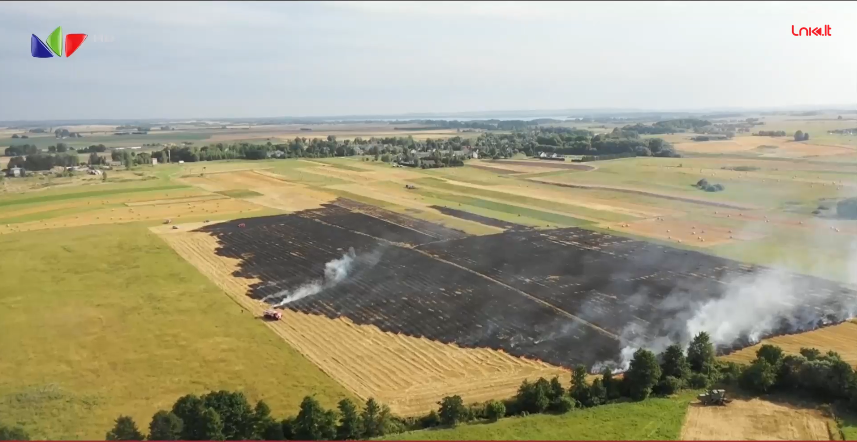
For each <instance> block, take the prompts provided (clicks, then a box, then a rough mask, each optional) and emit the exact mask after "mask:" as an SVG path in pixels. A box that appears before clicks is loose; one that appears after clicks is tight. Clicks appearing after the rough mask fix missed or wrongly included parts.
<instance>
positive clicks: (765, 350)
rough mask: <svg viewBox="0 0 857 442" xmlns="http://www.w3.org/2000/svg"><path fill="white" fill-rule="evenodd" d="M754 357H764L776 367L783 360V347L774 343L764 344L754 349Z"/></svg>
mask: <svg viewBox="0 0 857 442" xmlns="http://www.w3.org/2000/svg"><path fill="white" fill-rule="evenodd" d="M756 358H757V359H764V360H765V361H766V362H767V363H769V364H771V365H773V366H774V367H776V366H777V365H779V364H780V362H782V360H783V349H781V348H780V347H777V346H776V345H771V344H765V345H762V346H761V347H759V349H758V350H756Z"/></svg>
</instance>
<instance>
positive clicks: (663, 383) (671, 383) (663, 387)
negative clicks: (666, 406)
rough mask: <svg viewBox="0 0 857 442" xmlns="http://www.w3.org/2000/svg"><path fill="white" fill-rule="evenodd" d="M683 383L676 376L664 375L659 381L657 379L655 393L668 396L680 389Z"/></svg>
mask: <svg viewBox="0 0 857 442" xmlns="http://www.w3.org/2000/svg"><path fill="white" fill-rule="evenodd" d="M683 385H684V384H683V382H682V380H681V379H679V378H677V377H674V376H664V377H663V378H661V380H660V381H658V384H657V385H655V388H654V391H655V392H656V393H657V394H660V395H664V396H668V395H671V394H675V393H676V392H678V391H679V390H681V387H682V386H683Z"/></svg>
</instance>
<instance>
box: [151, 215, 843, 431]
mask: <svg viewBox="0 0 857 442" xmlns="http://www.w3.org/2000/svg"><path fill="white" fill-rule="evenodd" d="M239 224H243V227H240V226H239ZM187 228H188V229H190V228H193V230H192V231H184V232H175V231H169V230H166V231H165V232H161V233H162V234H163V236H164V238H165V239H167V240H168V242H169V243H170V244H171V245H172V246H173V247H174V248H175V249H176V250H177V251H179V253H180V254H181V255H182V256H184V257H185V258H186V259H188V260H189V261H190V262H192V263H194V264H195V265H196V266H197V267H198V268H199V269H200V270H201V271H203V273H205V274H206V275H208V276H209V277H210V278H212V280H214V281H216V282H218V284H219V285H221V287H223V288H224V290H226V291H227V292H228V293H230V295H231V296H233V297H234V298H235V299H236V300H237V301H238V302H239V303H241V304H242V305H245V306H247V308H248V309H251V311H253V309H255V310H259V312H261V310H262V309H263V308H264V306H265V305H268V304H275V305H279V306H281V307H282V308H283V309H285V310H284V311H285V316H284V318H285V319H284V320H283V321H281V322H282V323H280V322H277V323H273V324H271V325H270V326H271V327H273V328H274V329H275V330H277V333H278V334H280V335H281V336H283V337H284V339H286V340H287V341H288V342H289V343H291V344H292V345H293V346H294V347H295V348H298V349H299V350H300V351H301V353H302V354H304V355H305V356H307V357H308V358H309V359H310V360H312V361H313V362H315V363H316V364H317V365H318V366H319V367H321V368H322V370H324V371H325V372H327V373H328V374H330V375H331V376H332V377H334V378H335V379H337V380H338V381H339V382H341V383H343V385H345V386H346V387H348V388H349V389H350V390H351V391H353V392H354V393H355V394H357V395H358V396H360V397H369V396H374V397H376V398H379V399H383V400H386V401H388V403H390V404H391V406H393V407H394V409H395V410H396V411H398V412H401V413H404V414H409V413H414V414H416V413H420V412H424V411H426V410H428V409H430V408H431V407H432V406H433V405H434V402H436V401H437V400H438V399H439V398H440V397H442V394H441V393H442V392H443V393H446V394H449V393H453V394H455V393H461V392H466V395H465V396H466V398H467V399H468V400H470V399H472V398H476V397H479V398H490V397H503V396H502V395H501V393H500V392H502V394H505V395H508V394H511V393H513V392H514V389H515V388H516V385H514V384H515V383H516V382H520V380H522V379H523V378H525V377H527V376H530V377H532V376H534V375H535V374H536V373H542V374H545V373H562V374H563V375H567V372H564V371H563V370H562V368H561V367H566V368H567V367H571V366H573V365H576V364H584V365H588V366H591V365H593V364H595V363H598V362H603V361H610V360H617V359H618V356H619V354H620V349H621V347H622V345H623V343H624V342H626V341H627V340H634V339H652V338H657V337H663V338H670V339H682V338H687V337H686V336H682V335H680V333H681V332H684V331H685V330H686V328H685V327H684V325H685V322H686V321H687V320H688V319H690V315H691V314H693V312H694V311H695V310H694V308H693V307H696V306H699V305H701V304H703V303H706V302H709V301H712V300H717V299H719V298H721V297H723V296H725V295H726V294H725V291H726V289H725V288H724V284H723V283H722V282H720V281H724V280H729V278H733V277H736V276H738V275H747V274H753V273H754V272H757V271H758V270H759V269H758V268H755V267H752V266H745V265H741V264H739V263H737V262H734V261H729V260H725V259H722V258H718V257H714V256H709V255H704V254H701V253H698V252H693V251H686V250H678V249H672V248H669V247H664V246H660V245H656V244H652V243H648V242H643V241H636V240H630V239H627V238H621V237H616V236H612V235H607V234H603V233H597V232H592V231H588V230H583V229H578V228H565V229H553V230H530V229H510V230H508V231H506V232H504V233H499V234H494V235H485V236H467V235H465V234H463V232H459V231H456V230H450V229H445V228H443V227H440V226H434V227H432V224H431V223H428V222H425V221H421V220H415V219H409V217H407V216H406V215H403V214H399V213H392V212H389V211H386V210H384V209H380V208H374V207H371V206H367V205H365V204H361V203H356V202H353V201H348V200H338V201H336V202H335V203H334V204H329V205H324V206H323V207H322V208H321V209H312V210H305V211H300V212H296V213H293V214H288V215H277V216H269V217H261V218H249V219H242V220H234V221H231V222H228V223H221V224H210V225H200V226H198V227H192V226H187ZM351 249H353V254H352V253H351V252H349V250H351ZM346 262H347V264H343V263H346ZM331 266H334V267H335V270H333V269H334V267H331ZM341 266H344V267H341ZM331 271H334V273H330V272H331ZM338 272H341V273H338ZM337 274H339V275H340V276H335V275H337ZM322 275H325V276H322ZM331 275H333V276H331ZM788 278H792V279H793V283H794V285H797V286H808V287H811V290H807V291H806V293H805V294H804V295H803V296H804V298H803V302H804V303H805V305H804V306H803V307H802V308H803V310H802V311H801V312H798V316H800V317H802V318H821V319H820V320H816V319H813V320H805V321H803V322H800V321H798V322H797V323H796V322H794V321H792V322H789V321H786V320H785V318H781V319H782V322H781V323H778V324H775V326H774V331H773V333H774V334H778V333H783V332H793V331H801V330H810V329H814V328H817V327H819V326H821V325H825V324H828V323H832V322H837V321H839V320H841V319H842V318H841V317H840V316H841V311H842V309H843V305H846V304H849V303H853V302H855V297H854V293H853V292H850V291H847V290H845V289H844V288H842V287H840V286H838V285H836V284H834V283H830V282H827V281H823V280H818V279H813V278H809V277H803V276H798V275H790V276H788ZM330 281H334V282H332V283H331V282H330ZM284 300H285V301H286V303H284V304H281V302H282V301H284ZM260 301H261V302H260ZM316 330H317V331H319V332H315V331H316ZM320 330H329V331H327V332H324V333H325V334H324V337H322V335H320V333H321V332H320ZM334 336H335V337H334ZM748 342H749V337H747V336H743V337H739V339H738V340H737V341H736V343H735V347H734V348H740V347H743V346H746V345H747V344H748ZM438 346H439V347H438ZM418 348H419V349H425V350H419V351H415V350H414V349H418ZM731 349H733V347H723V348H721V349H720V350H721V351H728V350H731ZM391 351H392V352H394V353H393V354H395V356H392V354H391V356H390V357H380V356H375V355H380V354H389V352H391ZM423 351H425V352H429V353H432V354H435V353H437V354H436V355H435V356H431V357H430V358H429V357H428V356H426V355H424V354H422V352H423ZM474 352H484V353H474ZM346 353H347V354H351V355H353V358H349V357H346V356H344V355H345V354H346ZM476 354H482V355H483V356H479V357H478V358H484V359H483V361H484V362H483V363H484V364H487V365H486V366H490V367H494V368H492V369H490V370H489V371H488V372H484V371H483V372H481V373H482V377H481V378H479V379H481V380H480V381H479V382H476V381H474V380H473V379H469V378H468V377H467V376H468V375H467V373H468V372H469V369H464V368H461V367H469V366H470V364H472V361H473V359H472V358H474V357H477V356H475V355H476ZM426 358H429V359H426ZM369 360H372V361H373V362H372V363H371V367H372V368H371V369H370V368H367V367H366V364H367V363H368V362H367V361H369ZM420 360H421V361H427V360H430V361H432V362H431V364H430V367H429V368H425V369H427V370H430V372H427V373H426V372H423V371H421V370H424V368H421V366H422V365H424V364H425V362H418V361H420ZM456 361H458V362H456ZM461 361H467V362H461ZM491 361H494V362H491ZM389 364H393V365H389ZM460 364H463V365H460ZM455 367H459V368H458V369H456V368H455ZM420 373H423V374H422V375H421V374H420ZM423 375H425V376H428V377H427V378H426V379H422V380H420V377H421V376H423ZM468 383H471V384H472V388H465V385H469V384H468ZM488 385H499V386H500V387H498V388H491V387H488Z"/></svg>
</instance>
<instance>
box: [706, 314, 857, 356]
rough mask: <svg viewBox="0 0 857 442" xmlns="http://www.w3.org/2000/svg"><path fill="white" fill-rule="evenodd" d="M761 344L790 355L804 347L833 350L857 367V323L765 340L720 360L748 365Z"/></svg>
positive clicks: (845, 323) (824, 350)
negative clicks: (777, 347) (769, 345)
mask: <svg viewBox="0 0 857 442" xmlns="http://www.w3.org/2000/svg"><path fill="white" fill-rule="evenodd" d="M763 344H773V345H776V346H779V347H780V348H782V349H783V351H785V352H787V353H792V354H798V353H799V352H800V349H801V348H804V347H805V348H817V349H819V350H821V351H822V352H827V351H829V350H833V351H835V352H837V353H839V355H840V356H842V359H843V360H845V361H846V362H848V363H849V364H851V365H852V366H857V323H854V322H850V321H849V322H843V323H842V324H838V325H834V326H830V327H825V328H820V329H817V330H812V331H808V332H805V333H798V334H794V335H784V336H777V337H773V338H770V339H765V340H763V341H762V342H760V343H758V344H756V345H754V346H752V347H747V348H745V349H742V350H739V351H736V352H735V353H732V354H729V355H727V356H723V357H722V359H725V360H728V361H735V362H741V363H749V362H751V361H753V360H754V359H756V351H757V350H758V349H759V347H761V346H762V345H763Z"/></svg>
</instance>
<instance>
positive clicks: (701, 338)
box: [687, 332, 715, 375]
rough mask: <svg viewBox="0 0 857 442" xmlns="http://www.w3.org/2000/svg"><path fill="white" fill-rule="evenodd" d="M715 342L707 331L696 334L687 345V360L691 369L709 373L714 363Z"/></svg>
mask: <svg viewBox="0 0 857 442" xmlns="http://www.w3.org/2000/svg"><path fill="white" fill-rule="evenodd" d="M714 355H715V353H714V344H712V343H711V337H710V336H708V333H706V332H700V333H699V334H698V335H696V336H694V338H693V340H692V341H691V342H690V345H688V347H687V361H688V362H689V363H690V369H691V370H693V371H695V372H697V373H704V374H706V375H707V374H708V373H709V371H710V370H711V367H712V365H713V364H714Z"/></svg>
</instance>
